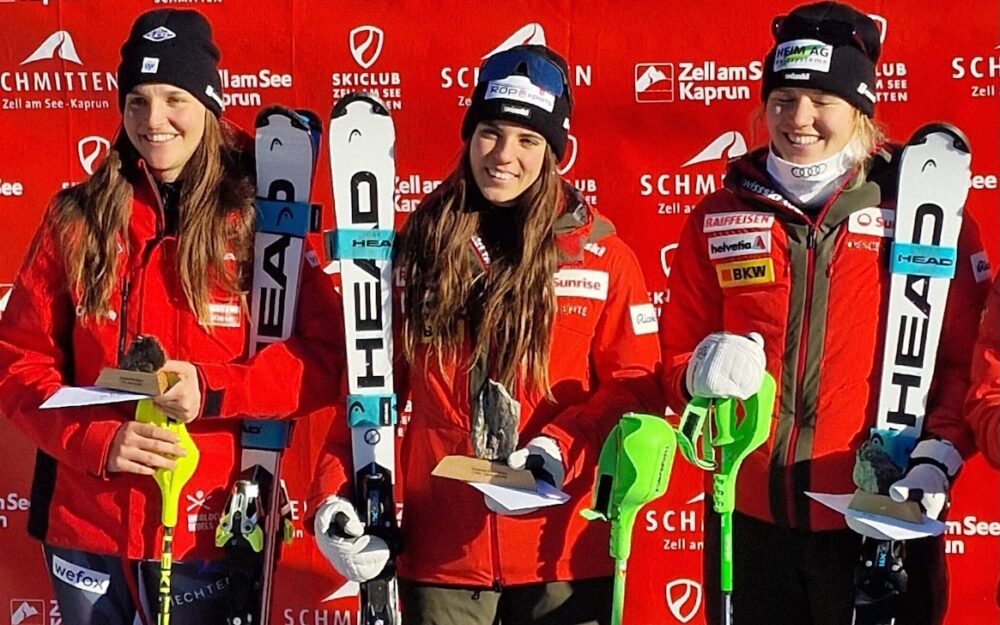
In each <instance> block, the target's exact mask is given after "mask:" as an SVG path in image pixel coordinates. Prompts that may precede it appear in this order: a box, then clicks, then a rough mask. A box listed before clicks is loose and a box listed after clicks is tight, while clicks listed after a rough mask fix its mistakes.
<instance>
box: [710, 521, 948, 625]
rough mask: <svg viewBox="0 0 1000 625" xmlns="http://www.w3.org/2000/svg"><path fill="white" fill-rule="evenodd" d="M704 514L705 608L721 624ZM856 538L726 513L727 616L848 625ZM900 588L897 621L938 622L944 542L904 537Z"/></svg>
mask: <svg viewBox="0 0 1000 625" xmlns="http://www.w3.org/2000/svg"><path fill="white" fill-rule="evenodd" d="M707 507H708V511H707V513H706V516H705V552H704V557H705V560H704V571H705V602H706V605H705V608H706V617H707V621H708V623H709V624H710V625H718V624H719V623H721V620H722V619H721V591H720V590H719V542H720V536H719V516H718V515H717V514H716V513H715V512H714V511H712V510H711V502H710V501H709V502H708V504H707ZM860 556H861V536H859V535H858V534H856V533H855V532H854V531H852V530H847V529H845V530H835V531H829V532H809V531H804V530H795V529H786V528H781V527H778V526H776V525H772V524H770V523H765V522H762V521H759V520H757V519H754V518H752V517H748V516H745V515H742V514H739V513H734V514H733V598H732V600H733V620H734V621H735V622H736V623H737V624H738V625H775V624H777V623H795V624H796V625H851V618H852V614H853V611H854V595H855V589H854V569H855V567H856V566H857V564H858V562H859V559H860ZM904 565H905V566H904V568H905V569H906V572H907V575H908V591H907V594H906V597H905V598H904V600H903V601H902V605H903V607H902V614H901V615H900V617H899V618H897V620H896V623H897V625H940V623H941V622H942V621H943V620H944V614H945V610H946V609H947V605H948V574H947V568H946V565H945V561H944V541H943V540H942V539H941V538H924V539H920V540H911V541H907V542H906V557H905V560H904Z"/></svg>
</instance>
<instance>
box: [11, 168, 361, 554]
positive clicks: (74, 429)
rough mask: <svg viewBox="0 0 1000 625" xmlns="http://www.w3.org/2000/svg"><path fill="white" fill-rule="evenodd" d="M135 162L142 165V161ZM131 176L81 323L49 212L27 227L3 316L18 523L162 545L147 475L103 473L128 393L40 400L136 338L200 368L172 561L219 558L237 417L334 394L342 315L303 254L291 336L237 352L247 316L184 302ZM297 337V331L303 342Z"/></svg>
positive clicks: (121, 545) (225, 300)
mask: <svg viewBox="0 0 1000 625" xmlns="http://www.w3.org/2000/svg"><path fill="white" fill-rule="evenodd" d="M140 170H141V171H144V168H143V167H142V164H141V163H140ZM140 177H141V179H140V180H139V181H138V182H137V183H135V184H134V185H133V196H134V197H133V202H132V216H131V219H130V221H129V226H128V234H127V236H128V241H127V242H122V243H123V244H122V245H121V246H120V253H119V256H118V274H119V276H118V280H116V286H115V289H114V292H113V293H112V295H111V300H110V304H111V312H109V313H108V314H107V315H106V316H104V317H102V318H100V319H96V320H90V321H87V322H86V323H83V322H81V321H80V320H79V318H78V317H77V314H76V312H75V311H76V309H77V302H76V301H75V299H74V298H75V296H74V295H73V294H72V293H71V292H70V290H69V289H68V288H67V280H66V270H65V267H64V263H63V255H62V249H61V248H60V236H59V235H60V233H59V231H58V230H57V229H56V224H55V220H54V219H53V217H52V214H51V211H50V212H49V213H48V214H47V215H46V216H45V219H44V222H43V223H42V225H41V227H40V228H39V230H38V232H37V234H36V235H35V237H34V240H33V242H32V243H31V247H30V248H29V251H28V255H27V257H26V259H25V261H24V264H23V265H22V267H21V270H20V272H19V273H18V276H17V279H16V282H15V283H14V287H13V290H12V292H11V295H10V300H9V303H8V306H7V309H6V311H5V313H4V315H3V318H2V320H0V413H2V414H4V415H5V416H6V417H7V418H8V419H9V420H10V421H11V422H12V423H14V425H16V426H17V427H18V428H19V429H20V430H22V431H23V432H25V433H26V434H27V435H28V436H29V437H30V438H31V440H32V441H33V442H34V443H35V444H36V445H37V446H38V447H39V451H38V454H37V458H36V464H35V475H34V483H33V485H32V493H31V510H30V516H29V532H30V533H31V534H32V535H33V536H35V537H36V538H38V539H39V540H42V541H44V542H46V543H49V544H52V545H57V546H60V547H67V548H72V549H81V550H85V551H89V552H94V553H103V554H114V555H118V556H124V557H128V558H155V557H158V555H159V544H160V531H159V530H160V510H161V505H160V501H161V497H160V492H159V489H158V487H157V485H156V483H155V482H154V481H153V479H152V478H151V477H147V476H142V475H135V474H130V473H108V472H106V471H105V463H106V461H107V454H108V449H109V447H110V445H111V442H112V439H113V438H114V436H115V433H116V432H117V430H118V428H119V427H120V426H121V425H122V423H123V422H125V421H128V420H131V419H133V418H134V416H135V403H134V402H128V403H122V404H108V405H99V406H88V407H76V408H61V409H50V410H40V409H39V408H38V406H39V404H41V403H42V402H43V401H44V400H45V399H46V398H48V397H49V396H50V395H52V394H53V393H54V392H56V390H58V389H59V388H60V387H61V386H65V385H72V386H87V385H92V384H93V383H94V381H95V380H96V378H97V375H98V374H99V373H100V371H101V369H102V368H104V367H113V366H115V365H116V364H117V362H118V359H119V350H120V349H124V348H125V347H127V346H128V345H129V344H130V343H131V341H132V338H133V337H135V336H136V335H137V334H146V335H152V336H155V337H157V338H158V339H159V340H160V342H161V343H162V345H163V348H164V351H165V352H166V354H167V356H168V357H170V358H173V359H176V360H187V361H190V362H192V363H193V364H194V365H195V367H196V368H197V370H198V375H199V383H200V388H201V391H202V398H203V404H204V408H203V410H202V414H201V416H200V417H199V418H198V419H197V420H195V421H194V422H192V423H191V424H189V425H188V430H189V431H190V433H191V435H192V437H193V439H194V442H195V444H196V445H197V446H198V448H199V450H200V451H201V462H200V464H199V465H198V469H197V471H195V473H194V476H193V477H192V478H191V480H190V481H189V482H188V484H187V485H186V486H185V487H184V490H183V493H182V497H181V499H180V512H181V514H180V519H179V522H178V526H177V528H176V530H175V533H174V547H173V549H174V557H175V558H176V559H178V560H182V559H218V558H220V557H222V555H223V554H222V552H221V550H219V549H217V548H216V547H215V546H214V535H215V527H216V525H217V522H218V520H219V517H220V515H221V514H222V512H223V511H224V504H225V502H226V497H227V496H228V494H229V489H230V486H231V485H232V483H233V481H234V479H235V478H236V477H237V475H238V474H239V470H240V451H241V450H240V430H241V428H240V421H241V419H243V418H255V417H269V418H273V417H275V416H278V417H291V416H300V415H305V414H307V413H310V412H312V411H314V410H317V409H319V408H321V407H322V406H324V405H327V406H328V405H330V404H331V403H332V401H333V399H334V395H333V393H332V392H331V391H328V389H329V385H328V384H326V383H325V382H326V381H327V380H328V379H329V376H330V375H331V374H332V373H335V372H336V371H337V370H338V369H339V367H340V366H341V365H340V363H341V362H342V360H343V356H342V355H341V354H342V353H343V349H344V348H343V345H342V343H341V340H342V336H341V335H342V333H340V332H336V331H334V330H335V329H339V328H340V327H341V323H340V321H339V320H340V318H341V315H342V312H341V306H340V302H339V299H338V298H337V296H336V294H335V292H334V291H333V287H332V283H331V282H330V280H329V277H328V276H326V275H325V274H324V273H323V272H322V270H321V268H320V266H319V259H318V258H317V256H316V254H315V253H314V252H312V251H309V252H308V254H307V261H308V262H305V263H303V271H302V274H303V275H302V283H301V292H300V295H301V297H300V300H301V301H302V302H303V305H302V306H300V307H299V310H298V317H297V319H296V328H297V329H296V333H295V335H294V336H293V337H292V338H290V339H289V340H288V341H286V342H285V343H280V344H273V345H269V346H268V347H265V348H263V349H261V350H260V351H258V352H257V353H256V354H255V355H254V357H253V358H249V359H248V358H247V348H248V337H249V334H248V330H249V326H250V324H249V321H248V319H247V316H246V315H245V314H244V312H243V309H242V308H241V305H240V301H239V300H238V299H233V298H229V297H222V296H220V297H218V298H216V301H213V302H211V304H210V313H211V318H212V319H211V323H212V325H211V327H206V326H202V325H199V322H198V319H197V317H196V316H195V315H194V314H193V313H192V312H191V311H190V309H189V308H188V306H187V300H186V298H185V296H184V292H183V290H182V288H181V284H180V279H179V277H178V274H177V271H176V267H177V247H178V242H177V238H176V237H174V236H165V235H163V234H162V232H163V224H164V216H163V212H162V207H161V205H160V201H159V196H158V194H157V192H156V190H155V185H154V183H153V182H152V179H150V178H149V177H148V175H146V174H144V173H143V174H140ZM306 339H307V340H306Z"/></svg>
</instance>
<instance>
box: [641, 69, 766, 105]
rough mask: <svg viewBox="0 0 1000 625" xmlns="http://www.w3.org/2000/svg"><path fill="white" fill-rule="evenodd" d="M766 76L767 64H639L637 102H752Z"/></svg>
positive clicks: (708, 103)
mask: <svg viewBox="0 0 1000 625" xmlns="http://www.w3.org/2000/svg"><path fill="white" fill-rule="evenodd" d="M763 75H764V64H763V63H762V62H761V61H751V62H749V63H747V64H746V65H720V64H719V63H718V62H716V61H698V62H694V61H681V62H679V63H661V62H657V63H651V62H641V63H636V64H635V67H634V69H633V78H634V81H635V101H636V102H640V103H656V102H660V103H670V102H701V103H702V104H704V105H705V106H710V105H712V104H714V103H715V102H720V101H727V102H728V101H739V100H750V99H751V97H752V94H753V90H754V88H755V86H756V84H757V83H758V82H759V81H760V79H761V77H762V76H763Z"/></svg>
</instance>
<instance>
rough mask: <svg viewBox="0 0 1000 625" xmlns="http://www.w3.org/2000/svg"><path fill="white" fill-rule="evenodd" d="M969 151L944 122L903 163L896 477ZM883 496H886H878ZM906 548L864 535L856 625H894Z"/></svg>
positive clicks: (920, 412) (930, 354)
mask: <svg viewBox="0 0 1000 625" xmlns="http://www.w3.org/2000/svg"><path fill="white" fill-rule="evenodd" d="M971 161H972V155H971V152H970V150H969V144H968V141H967V139H966V138H965V136H964V135H963V134H962V132H961V131H960V130H958V129H957V128H955V127H953V126H950V125H946V124H930V125H927V126H924V127H922V128H920V129H919V130H917V131H916V133H914V135H913V137H912V138H911V139H910V141H909V142H908V143H907V144H906V146H905V147H904V149H903V152H902V155H901V157H900V165H899V182H898V193H897V200H896V218H895V224H894V228H895V230H894V233H893V242H892V250H891V261H890V271H891V272H892V276H891V282H890V286H889V307H888V314H887V318H886V326H885V327H886V329H885V348H884V353H883V360H882V362H883V363H884V364H883V370H882V379H881V387H880V390H879V404H878V413H877V417H876V430H875V432H874V433H873V438H877V439H878V440H879V441H881V444H883V445H884V447H885V452H886V454H887V455H888V456H889V457H891V459H892V461H893V463H894V464H896V465H897V467H898V469H899V470H900V471H902V470H905V469H906V462H907V459H908V458H909V455H910V453H911V452H912V451H913V448H914V446H915V445H916V443H917V440H918V439H919V437H920V433H921V431H922V428H923V421H924V415H925V412H926V408H927V395H928V391H929V389H930V385H931V379H932V378H933V375H934V367H935V363H936V360H937V351H938V341H939V339H940V333H941V326H942V323H943V320H944V312H945V305H946V303H947V300H948V288H949V286H950V282H951V279H952V278H953V277H954V276H955V270H956V264H957V257H958V235H959V232H960V230H961V228H962V212H963V209H964V207H965V200H966V197H967V196H968V193H969V188H970V179H971ZM883 494H884V493H883ZM904 564H905V544H903V543H900V542H897V541H887V540H879V539H875V538H871V537H866V538H865V539H864V544H863V546H862V555H861V561H860V563H859V564H858V568H857V570H856V572H855V585H856V587H857V596H856V600H855V613H854V623H855V625H892V624H893V623H895V622H896V613H897V611H898V609H899V607H900V606H901V605H902V598H903V596H904V595H905V592H906V571H905V568H904Z"/></svg>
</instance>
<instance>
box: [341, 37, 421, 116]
mask: <svg viewBox="0 0 1000 625" xmlns="http://www.w3.org/2000/svg"><path fill="white" fill-rule="evenodd" d="M386 40H387V37H386V34H385V30H383V29H382V28H381V27H380V26H375V25H374V24H362V25H360V26H356V27H354V28H353V29H351V31H350V32H349V33H348V35H347V46H348V50H349V51H350V53H351V58H352V59H353V60H354V63H355V64H356V65H357V66H358V68H359V70H360V71H357V70H356V71H341V72H334V73H333V74H331V75H330V85H331V87H332V88H333V101H334V102H336V101H337V100H339V99H341V98H342V97H344V96H345V95H347V94H349V93H353V92H355V91H366V92H368V93H371V94H374V95H376V96H378V98H379V99H380V100H382V102H383V103H384V104H385V106H386V108H387V109H389V111H390V112H392V111H399V110H402V108H403V80H402V78H401V76H400V73H399V71H397V70H396V69H394V68H393V69H386V68H385V67H384V64H379V59H380V58H381V57H382V52H383V50H384V48H385V46H386ZM376 65H378V67H376Z"/></svg>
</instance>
